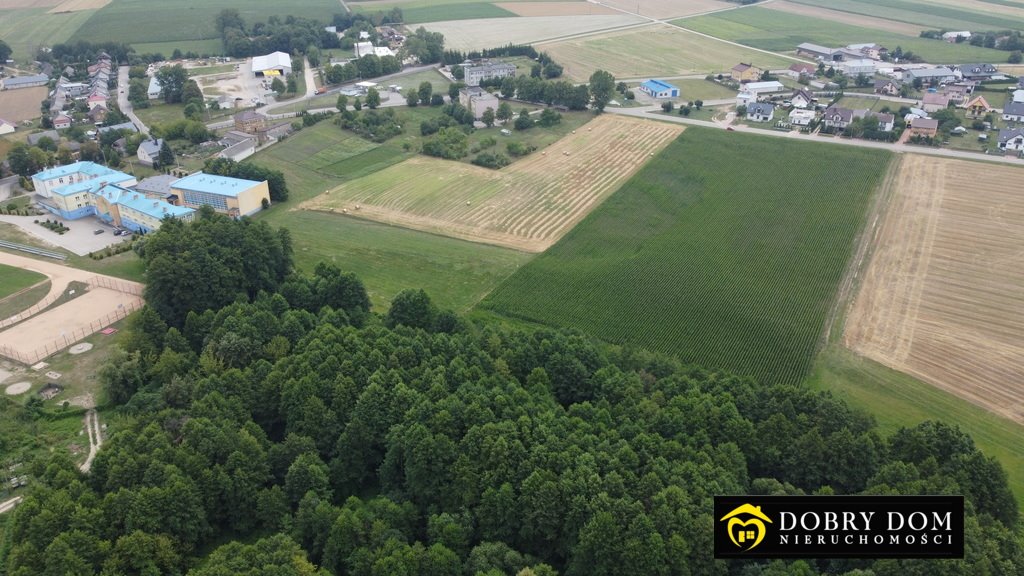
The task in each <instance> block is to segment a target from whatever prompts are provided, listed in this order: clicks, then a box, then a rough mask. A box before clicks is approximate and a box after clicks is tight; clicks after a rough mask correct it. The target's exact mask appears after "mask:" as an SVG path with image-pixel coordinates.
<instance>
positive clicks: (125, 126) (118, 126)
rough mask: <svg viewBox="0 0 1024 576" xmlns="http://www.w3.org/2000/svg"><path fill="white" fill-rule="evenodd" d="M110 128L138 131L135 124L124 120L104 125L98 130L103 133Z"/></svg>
mask: <svg viewBox="0 0 1024 576" xmlns="http://www.w3.org/2000/svg"><path fill="white" fill-rule="evenodd" d="M108 130H131V131H132V132H138V129H136V128H135V124H132V123H131V122H122V123H120V124H114V125H112V126H103V127H102V128H100V129H99V130H98V132H99V133H100V134H103V133H104V132H106V131H108Z"/></svg>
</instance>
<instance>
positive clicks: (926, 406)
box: [807, 344, 1024, 506]
mask: <svg viewBox="0 0 1024 576" xmlns="http://www.w3.org/2000/svg"><path fill="white" fill-rule="evenodd" d="M807 382H808V385H810V386H811V387H813V388H816V389H820V390H829V391H831V392H832V393H833V394H835V395H836V396H838V397H839V398H842V399H844V400H846V401H847V402H849V403H850V405H852V406H855V407H858V408H862V409H864V410H866V411H868V412H870V413H871V414H873V415H874V416H875V419H876V420H878V424H879V426H880V427H881V429H882V431H883V432H885V433H891V432H894V431H896V430H898V429H899V428H900V427H903V426H914V425H915V424H917V423H919V422H922V421H924V420H942V421H944V422H948V423H951V424H957V425H959V426H960V428H961V429H962V430H964V431H965V432H967V433H968V434H970V435H971V437H972V438H974V441H975V443H977V445H978V446H979V447H980V448H981V449H982V450H983V451H984V452H985V453H986V454H988V455H989V456H995V457H996V458H997V459H998V460H999V461H1000V462H1001V463H1002V465H1003V467H1004V468H1005V469H1006V471H1007V473H1008V474H1009V481H1010V488H1011V489H1012V490H1013V493H1014V495H1015V496H1016V498H1017V502H1018V505H1022V506H1024V442H1021V438H1024V426H1021V425H1020V424H1017V423H1015V422H1011V421H1010V420H1006V419H1004V418H1000V417H999V416H996V415H994V414H992V413H991V412H989V411H987V410H984V409H982V408H979V407H977V406H975V405H974V404H971V403H969V402H966V401H965V400H963V399H961V398H958V397H956V396H953V395H952V394H949V393H948V392H944V391H942V390H939V389H938V388H936V387H934V386H930V385H928V384H925V383H924V382H921V381H920V380H917V379H915V378H912V377H910V376H907V375H906V374H903V373H901V372H896V371H895V370H890V369H888V368H886V367H885V366H882V365H881V364H878V363H877V362H873V361H871V360H868V359H866V358H863V357H861V356H858V355H857V354H854V353H853V352H850V351H849V350H846V349H845V348H843V347H842V346H839V345H838V344H833V345H830V346H829V347H827V348H826V349H825V350H824V351H822V353H821V354H820V355H819V357H818V358H817V360H816V361H815V363H814V368H813V370H812V371H811V374H810V377H809V378H808V380H807Z"/></svg>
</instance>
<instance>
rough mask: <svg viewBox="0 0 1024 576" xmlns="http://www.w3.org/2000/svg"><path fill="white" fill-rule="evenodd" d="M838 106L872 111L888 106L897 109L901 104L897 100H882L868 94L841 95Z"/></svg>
mask: <svg viewBox="0 0 1024 576" xmlns="http://www.w3.org/2000/svg"><path fill="white" fill-rule="evenodd" d="M839 106H842V107H844V108H849V109H851V110H870V111H872V112H878V111H879V110H881V109H882V108H884V107H886V106H888V107H889V108H890V109H892V110H894V111H895V110H899V108H900V106H901V104H899V103H897V102H890V101H888V100H882V99H881V98H872V97H870V96H845V95H844V96H843V97H842V98H840V99H839Z"/></svg>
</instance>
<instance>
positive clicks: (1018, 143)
mask: <svg viewBox="0 0 1024 576" xmlns="http://www.w3.org/2000/svg"><path fill="white" fill-rule="evenodd" d="M999 149H1000V150H1016V151H1018V152H1019V151H1021V150H1024V128H1010V129H1004V130H1000V131H999Z"/></svg>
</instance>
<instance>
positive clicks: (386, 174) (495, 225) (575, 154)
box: [302, 115, 682, 252]
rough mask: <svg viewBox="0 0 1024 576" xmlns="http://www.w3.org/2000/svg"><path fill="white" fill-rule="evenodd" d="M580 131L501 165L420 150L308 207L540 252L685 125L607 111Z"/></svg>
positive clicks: (324, 196)
mask: <svg viewBox="0 0 1024 576" xmlns="http://www.w3.org/2000/svg"><path fill="white" fill-rule="evenodd" d="M575 132H576V133H575V134H572V135H569V136H566V137H565V138H563V139H561V140H559V141H557V142H555V143H554V144H552V145H551V146H549V147H547V148H545V149H544V150H543V151H537V152H534V153H533V154H531V155H530V156H529V157H527V158H525V159H523V160H520V161H518V162H515V163H513V164H512V165H510V166H508V167H506V168H503V169H501V170H490V169H487V168H480V167H477V166H473V165H469V164H464V163H456V162H451V161H445V160H438V159H434V158H427V157H415V158H412V159H409V160H406V161H405V162H402V163H401V164H398V165H395V166H392V167H390V168H387V169H385V170H382V171H380V172H377V173H375V174H373V175H371V176H367V177H364V178H360V179H358V180H355V181H353V182H350V183H347V184H343V185H341V186H339V187H337V188H335V189H334V190H331V191H330V192H328V193H325V194H322V195H320V196H318V197H316V198H314V199H313V200H312V201H310V202H307V203H304V204H303V205H302V208H305V209H310V210H322V211H334V212H343V211H347V212H348V213H349V214H351V215H355V216H358V217H361V218H367V219H370V220H376V221H378V222H384V223H388V224H396V225H399V226H404V227H408V228H412V229H415V230H422V231H425V232H433V233H437V234H442V235H446V236H452V237H455V238H462V239H465V240H471V241H475V242H483V243H487V244H494V245H498V246H505V247H509V248H515V249H518V250H523V251H526V252H541V251H543V250H545V249H547V248H548V247H549V246H550V245H551V244H553V243H554V242H556V241H557V240H558V239H559V238H561V236H562V235H563V234H565V233H566V232H568V231H569V230H570V229H572V227H573V226H574V225H575V224H576V223H577V222H579V221H580V220H581V219H582V218H583V217H584V216H586V214H587V213H588V212H590V210H592V209H593V208H594V207H595V206H597V205H598V204H600V203H601V201H602V200H604V199H605V198H607V197H608V196H609V195H610V194H611V193H612V192H614V191H615V190H616V189H617V188H618V187H619V186H620V185H621V184H622V183H623V182H625V181H626V179H628V178H629V177H630V176H631V175H632V174H633V173H634V172H636V171H637V170H639V169H640V167H641V166H642V165H643V164H644V163H645V162H646V161H647V160H648V159H649V158H650V156H652V155H654V154H656V153H658V152H659V151H660V150H661V149H662V148H664V147H665V145H667V144H668V142H669V141H671V140H672V139H673V138H675V137H676V136H678V135H679V133H680V132H682V127H679V126H675V125H669V124H661V123H654V122H645V121H642V120H636V119H632V118H623V117H616V116H611V115H606V116H601V117H598V118H597V119H595V120H593V121H591V122H590V123H589V124H587V125H585V126H583V127H581V128H580V129H579V130H576V131H575Z"/></svg>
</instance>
